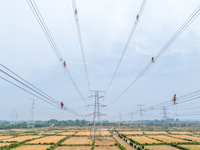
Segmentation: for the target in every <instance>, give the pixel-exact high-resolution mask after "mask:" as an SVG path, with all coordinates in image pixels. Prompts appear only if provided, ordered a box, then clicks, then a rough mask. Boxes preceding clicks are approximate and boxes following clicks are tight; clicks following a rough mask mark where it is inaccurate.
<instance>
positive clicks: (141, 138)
mask: <svg viewBox="0 0 200 150" xmlns="http://www.w3.org/2000/svg"><path fill="white" fill-rule="evenodd" d="M128 137H129V138H131V139H133V140H134V141H136V142H138V143H140V144H145V143H148V144H152V143H161V142H159V141H157V140H154V139H151V138H148V137H145V136H128Z"/></svg>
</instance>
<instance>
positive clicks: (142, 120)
mask: <svg viewBox="0 0 200 150" xmlns="http://www.w3.org/2000/svg"><path fill="white" fill-rule="evenodd" d="M138 106H139V112H140V127H143V126H144V116H145V115H144V113H143V111H145V110H144V107H145V105H138Z"/></svg>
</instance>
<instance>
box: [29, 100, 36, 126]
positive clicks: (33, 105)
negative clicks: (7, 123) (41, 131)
mask: <svg viewBox="0 0 200 150" xmlns="http://www.w3.org/2000/svg"><path fill="white" fill-rule="evenodd" d="M31 100H33V102H32V107H31V112H30V116H29V121H28V123H27V128H34V127H35V126H34V124H35V122H34V109H35V100H34V99H31Z"/></svg>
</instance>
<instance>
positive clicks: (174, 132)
mask: <svg viewBox="0 0 200 150" xmlns="http://www.w3.org/2000/svg"><path fill="white" fill-rule="evenodd" d="M169 132H170V133H171V134H181V135H182V134H193V133H192V132H178V131H169Z"/></svg>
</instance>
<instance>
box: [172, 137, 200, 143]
mask: <svg viewBox="0 0 200 150" xmlns="http://www.w3.org/2000/svg"><path fill="white" fill-rule="evenodd" d="M171 136H172V137H175V138H180V139H189V140H192V141H197V142H200V138H199V137H194V136H189V135H171Z"/></svg>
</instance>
